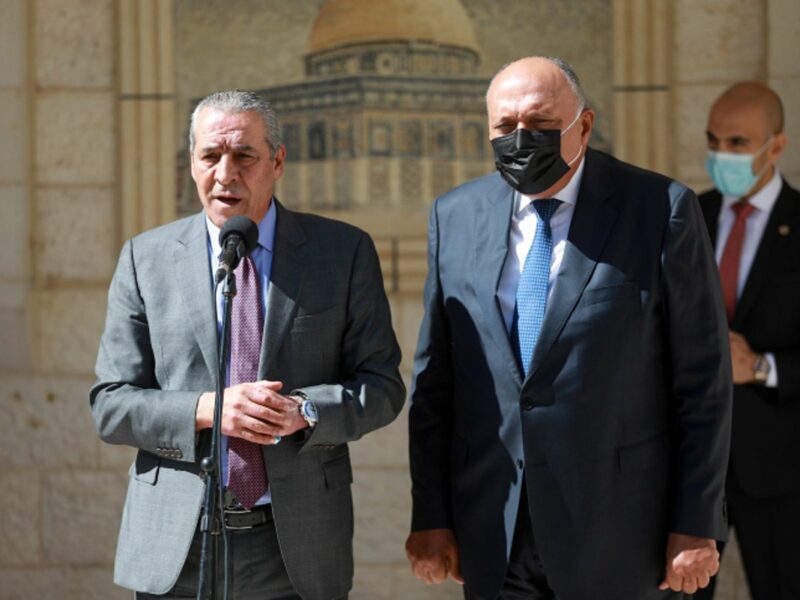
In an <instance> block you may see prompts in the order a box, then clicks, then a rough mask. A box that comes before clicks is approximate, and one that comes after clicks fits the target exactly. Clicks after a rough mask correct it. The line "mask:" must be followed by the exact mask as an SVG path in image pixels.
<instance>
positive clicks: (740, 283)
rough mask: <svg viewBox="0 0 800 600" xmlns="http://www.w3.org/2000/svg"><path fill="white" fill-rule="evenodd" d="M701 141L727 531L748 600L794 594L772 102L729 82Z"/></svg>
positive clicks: (799, 413)
mask: <svg viewBox="0 0 800 600" xmlns="http://www.w3.org/2000/svg"><path fill="white" fill-rule="evenodd" d="M706 135H707V137H708V149H709V153H708V158H707V161H706V166H707V167H708V172H709V175H710V176H711V178H712V180H713V182H714V187H715V189H713V190H710V191H708V192H706V193H704V194H702V195H701V196H700V204H701V207H702V209H703V216H704V217H705V219H706V225H707V226H708V231H709V233H710V234H711V240H712V242H713V243H714V247H715V250H716V257H717V261H718V263H719V266H720V276H721V280H722V288H723V294H724V296H725V298H726V304H727V308H728V318H729V327H730V346H731V359H732V363H733V382H734V384H735V385H734V388H733V431H732V437H731V458H730V468H729V470H728V480H727V497H728V506H729V508H730V516H731V524H732V525H733V527H734V528H735V529H736V534H737V539H738V541H739V548H740V550H741V555H742V561H743V563H744V568H745V573H746V574H747V581H748V584H749V586H750V591H751V593H752V596H753V598H754V600H789V599H794V598H800V580H799V579H798V578H797V568H798V566H800V545H798V543H797V541H798V539H800V235H798V234H799V233H800V193H799V192H798V191H797V190H796V189H794V188H793V187H791V186H790V185H789V183H788V182H787V181H786V180H785V179H783V177H781V174H780V172H779V171H778V167H777V162H778V159H779V158H780V156H781V154H782V153H783V150H784V148H785V147H786V143H787V139H786V133H785V132H784V127H783V106H782V103H781V100H780V98H779V97H778V95H777V94H776V93H775V92H774V91H773V90H771V89H770V88H769V87H767V86H766V85H764V84H762V83H757V82H743V83H737V84H736V85H734V86H732V87H731V88H729V89H728V90H726V91H725V92H724V93H723V94H722V95H721V96H720V97H719V98H718V99H717V100H716V102H715V103H714V105H713V107H712V108H711V112H710V114H709V117H708V128H707V131H706ZM710 587H712V586H710ZM712 593H713V592H712V590H708V591H704V593H703V594H702V595H700V594H698V598H711V596H712Z"/></svg>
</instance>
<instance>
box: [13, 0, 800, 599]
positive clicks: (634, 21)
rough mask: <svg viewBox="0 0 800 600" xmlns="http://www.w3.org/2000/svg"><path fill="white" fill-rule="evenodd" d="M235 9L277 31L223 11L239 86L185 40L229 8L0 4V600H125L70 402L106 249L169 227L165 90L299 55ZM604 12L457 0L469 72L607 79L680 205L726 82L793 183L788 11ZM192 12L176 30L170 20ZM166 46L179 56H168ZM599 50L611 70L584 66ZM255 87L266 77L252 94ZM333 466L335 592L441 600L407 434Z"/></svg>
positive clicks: (104, 476)
mask: <svg viewBox="0 0 800 600" xmlns="http://www.w3.org/2000/svg"><path fill="white" fill-rule="evenodd" d="M237 2H238V3H241V4H242V5H244V6H246V7H248V8H252V9H253V10H255V11H259V12H258V14H259V15H262V12H263V11H267V13H264V14H266V16H270V17H272V18H275V19H279V20H280V23H281V27H280V28H278V30H274V25H272V26H270V25H269V23H274V22H275V21H270V20H269V19H268V20H267V21H259V20H258V19H253V20H250V19H246V18H244V17H242V16H235V15H233V14H231V15H230V17H229V18H230V19H231V22H230V23H229V25H230V26H231V27H233V28H234V29H239V30H240V31H241V35H240V36H239V39H237V42H240V43H239V46H241V48H242V53H243V55H245V56H247V55H248V53H249V55H250V56H252V57H253V58H252V60H249V61H247V60H245V61H244V62H242V63H241V65H240V66H241V67H242V69H243V71H242V73H244V74H245V75H246V77H243V78H241V79H240V78H237V76H235V75H234V74H232V72H231V71H230V70H229V69H227V68H225V67H228V66H230V65H226V64H220V63H215V62H214V60H215V57H216V56H217V54H215V52H214V44H215V43H216V41H217V40H214V39H213V38H211V37H207V36H198V37H197V38H196V39H195V40H193V41H191V42H190V41H188V38H187V37H186V35H187V34H188V33H191V31H190V28H191V27H194V26H196V25H198V22H199V20H200V19H206V21H207V27H208V29H209V30H213V28H214V27H218V26H219V25H220V24H221V23H222V22H221V21H219V20H213V19H212V18H211V16H213V14H214V11H218V12H219V11H220V10H221V9H222V8H225V7H229V6H230V5H231V2H229V1H228V0H225V1H223V0H205V1H204V2H202V3H200V2H191V3H189V2H179V1H177V0H175V1H174V2H173V1H172V0H27V1H26V0H0V14H1V15H2V16H3V18H2V19H0V54H2V56H3V61H2V63H0V140H2V144H1V145H0V207H1V210H2V216H3V218H2V219H0V253H1V254H2V256H3V257H4V260H2V261H0V458H2V463H1V464H0V515H2V519H1V520H0V581H1V582H2V585H0V598H2V599H3V600H6V599H8V600H12V599H13V600H16V599H22V598H25V599H28V598H37V599H38V598H42V599H51V598H52V599H57V600H73V599H76V600H77V599H86V598H97V599H98V600H100V599H102V600H113V599H116V598H120V599H122V598H129V597H130V596H129V594H128V593H127V592H125V591H123V590H120V589H118V588H115V587H114V586H113V584H112V583H111V568H112V561H113V549H114V546H115V542H116V532H117V528H118V523H119V516H120V510H121V507H122V502H123V497H124V490H125V486H126V481H127V475H126V469H127V466H128V464H129V461H130V458H131V451H130V450H128V449H125V448H119V447H111V446H108V445H105V444H101V443H100V442H99V441H98V440H97V436H96V434H95V431H94V427H93V425H92V422H91V419H90V416H89V411H88V404H87V400H86V392H87V389H88V387H89V385H90V384H91V380H92V375H91V373H92V368H93V363H94V357H95V354H96V350H97V341H98V337H99V334H100V331H101V329H102V323H103V318H104V313H105V296H106V288H107V285H108V281H109V278H110V276H111V272H112V270H113V267H114V263H115V260H116V254H117V252H118V249H119V247H120V244H121V242H122V240H123V239H124V238H125V237H127V236H128V235H130V234H131V233H132V232H135V231H138V230H141V229H143V228H146V227H150V226H152V225H154V224H155V223H158V222H162V221H165V220H169V218H171V217H170V215H171V212H172V211H173V209H174V202H173V200H174V197H175V195H174V189H173V188H172V187H171V186H172V185H174V182H172V183H171V178H170V173H173V172H174V164H173V163H171V162H170V161H174V152H175V149H176V148H178V147H179V144H180V139H179V136H180V124H181V123H183V122H184V117H185V106H183V105H182V104H181V103H180V102H178V101H177V100H176V97H175V94H176V93H177V92H176V90H182V91H183V93H185V94H186V95H187V96H190V97H196V96H198V95H202V94H203V93H206V92H207V91H210V89H209V86H212V85H213V88H219V87H228V86H231V85H241V86H244V87H263V86H264V85H265V84H269V85H274V84H277V83H290V82H293V81H297V80H299V79H300V78H301V77H302V74H303V63H302V60H301V59H300V58H297V57H298V56H299V55H300V54H301V53H302V51H303V45H304V40H305V37H304V36H305V35H306V32H307V31H308V27H310V23H311V21H312V20H313V17H314V15H315V14H316V9H317V8H318V6H319V1H318V0H308V1H306V2H293V3H286V2H275V1H266V0H237ZM604 4H605V3H586V2H579V1H577V0H572V1H569V2H555V1H553V2H537V3H531V2H523V1H522V0H513V1H509V2H503V3H497V2H494V1H493V0H464V5H465V7H466V9H467V11H468V13H469V15H470V17H471V18H472V19H473V21H474V22H475V24H476V35H477V39H478V42H479V44H481V46H482V48H483V50H484V54H483V59H484V62H483V63H482V67H481V68H482V69H485V72H486V73H488V74H491V72H493V71H494V69H495V67H496V66H498V65H499V64H500V63H502V62H505V61H507V60H510V59H511V58H513V57H515V56H516V55H518V54H521V53H528V52H546V53H560V54H563V55H565V56H566V57H567V58H568V59H569V60H571V61H573V62H574V63H575V64H576V66H577V67H578V69H579V72H581V74H582V75H583V78H584V80H585V81H586V85H587V88H589V90H590V95H591V94H592V90H593V89H594V88H595V85H596V84H597V85H599V84H602V81H601V80H602V79H603V78H604V77H605V78H606V79H608V78H610V77H613V88H611V89H609V91H608V94H607V98H606V100H604V101H602V102H605V104H602V105H601V106H602V107H603V109H602V113H603V114H601V118H603V117H604V116H607V117H608V119H609V121H608V123H609V126H608V129H607V131H609V132H613V136H612V137H613V138H614V141H615V143H617V144H618V146H617V149H618V152H619V153H620V154H622V155H624V156H625V157H626V158H627V159H628V160H631V161H633V162H636V163H639V164H642V165H645V166H655V167H658V168H659V169H661V170H663V171H666V172H668V173H670V174H672V175H675V176H677V177H679V178H681V179H683V180H685V181H686V182H687V183H689V184H692V185H694V186H697V187H698V188H704V187H706V186H707V185H708V180H707V178H706V176H705V173H704V172H703V159H704V152H705V149H704V130H705V119H706V110H707V108H708V106H709V105H710V103H711V101H712V100H713V99H714V97H715V96H716V95H717V94H718V93H719V92H720V91H721V90H722V89H723V88H724V87H725V86H727V85H729V84H730V83H732V82H733V81H736V80H738V79H742V78H756V79H761V80H763V81H768V82H769V83H771V84H772V85H774V86H775V87H776V89H777V90H778V91H779V93H781V94H782V96H783V99H784V102H785V104H786V106H787V107H788V108H789V113H788V115H787V129H788V133H789V139H790V145H789V148H788V150H787V154H786V156H785V157H784V160H783V162H782V170H783V172H784V173H785V174H786V175H787V176H788V177H789V179H790V180H792V181H794V183H795V184H800V151H798V149H797V148H798V144H800V122H798V119H797V118H796V116H795V114H794V113H793V111H792V110H791V109H792V108H793V107H794V106H796V105H797V104H798V101H800V67H799V66H798V65H797V63H796V61H795V60H793V58H794V53H795V52H794V50H795V46H796V40H797V39H798V37H800V5H798V4H797V3H796V2H795V1H794V0H757V1H753V0H707V1H704V2H696V1H695V0H614V1H613V3H612V7H613V11H611V14H610V13H609V11H608V10H605V12H604V11H603V9H602V6H603V5H604ZM290 6H291V7H292V8H291V9H289V8H288V7H290ZM598 7H600V8H598ZM191 11H194V13H192V14H193V15H194V17H193V18H194V19H195V20H194V21H191V20H185V17H186V16H187V15H188V14H189V13H190V12H191ZM262 16H263V15H262ZM173 17H174V18H175V21H174V25H173V21H172V18H173ZM592 19H595V20H597V19H600V20H602V19H605V21H602V22H604V23H606V25H607V27H606V28H605V29H606V31H605V33H603V32H597V31H595V29H597V28H593V27H590V25H591V22H590V21H591V20H592ZM539 23H543V24H546V25H548V26H545V25H543V26H541V27H539V25H538V24H539ZM601 29H602V28H601ZM564 32H566V34H564ZM604 35H607V36H609V38H610V40H609V38H604V37H603V36H604ZM265 39H266V41H267V43H264V40H265ZM181 40H185V41H184V42H181V43H185V44H188V45H187V46H181V45H180V44H176V43H175V42H176V41H178V42H180V41H181ZM173 44H175V46H176V48H175V50H173V49H172V45H173ZM265 47H266V48H267V49H269V50H270V52H269V53H265V52H263V51H262V49H263V48H265ZM605 47H607V48H610V50H609V52H608V53H605V54H604V53H603V52H600V51H597V48H605ZM181 52H185V53H193V54H195V55H196V56H197V57H198V58H199V59H201V60H200V67H198V69H199V68H203V65H204V68H205V71H204V72H201V71H199V70H196V69H186V68H182V67H181V65H180V63H175V62H173V59H174V58H175V57H176V56H180V53H181ZM259 52H260V54H259ZM254 53H255V54H254ZM173 65H175V66H174V67H173ZM277 67H279V68H277ZM270 69H273V70H272V71H270ZM265 72H269V73H273V74H274V77H273V76H272V75H271V76H270V77H269V78H268V81H265V80H264V79H262V78H261V76H262V75H263V74H264V73H265ZM176 115H177V116H176ZM156 146H157V147H158V148H159V152H158V153H153V152H152V148H153V147H156ZM391 302H392V308H393V311H394V315H393V316H394V321H395V326H396V329H397V331H398V335H399V337H400V340H401V345H402V347H403V350H404V354H405V358H404V361H403V373H404V375H405V376H406V377H408V375H409V374H410V356H411V353H412V351H413V347H414V342H415V338H416V334H417V328H418V324H419V320H420V318H421V306H420V301H419V293H418V291H417V292H409V293H393V294H392V298H391ZM352 455H353V459H354V464H355V468H356V473H355V477H356V483H355V486H354V494H355V499H356V561H357V565H356V587H355V590H354V593H353V595H352V597H353V598H355V599H362V598H363V599H370V600H372V599H376V598H377V599H383V598H386V599H397V598H414V599H425V598H459V597H460V593H459V589H458V587H457V586H455V585H451V584H450V585H447V586H445V587H440V588H431V587H426V586H424V585H423V584H420V583H418V582H416V581H415V580H414V579H413V578H412V577H411V576H410V574H409V573H408V567H407V565H406V563H405V557H404V551H403V540H404V538H405V535H406V531H407V527H408V520H409V513H410V499H409V482H408V474H407V459H406V433H405V422H404V417H403V416H401V417H400V418H399V419H398V420H397V421H396V422H395V423H394V424H392V425H391V426H390V427H388V428H386V429H385V430H382V431H381V432H379V433H377V434H375V435H372V436H368V437H367V438H365V439H364V440H363V441H360V442H358V443H356V444H354V445H353V448H352ZM723 571H724V572H723V577H722V582H721V586H720V594H719V596H718V598H720V599H721V600H734V599H735V600H744V599H745V598H746V597H747V591H746V586H745V584H744V582H743V578H742V574H741V570H740V567H739V565H738V560H737V556H736V553H735V552H730V553H728V555H727V556H726V559H725V565H724V568H723Z"/></svg>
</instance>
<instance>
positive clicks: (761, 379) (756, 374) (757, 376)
mask: <svg viewBox="0 0 800 600" xmlns="http://www.w3.org/2000/svg"><path fill="white" fill-rule="evenodd" d="M769 369H770V366H769V361H768V360H767V357H766V356H764V355H763V354H759V355H758V356H757V357H756V362H754V363H753V382H754V383H757V384H759V385H766V384H767V379H768V378H769Z"/></svg>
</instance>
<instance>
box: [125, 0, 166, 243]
mask: <svg viewBox="0 0 800 600" xmlns="http://www.w3.org/2000/svg"><path fill="white" fill-rule="evenodd" d="M174 15H175V9H174V6H173V2H172V0H119V19H118V32H119V102H118V106H119V117H120V120H119V136H120V145H119V149H120V167H119V169H120V196H121V204H122V206H121V209H122V214H121V217H122V218H121V221H122V231H121V233H122V238H123V239H127V238H129V237H131V236H133V235H135V234H137V233H139V232H141V231H144V230H146V229H150V228H152V227H155V226H157V225H160V224H162V223H165V222H168V221H171V220H172V219H174V218H175V207H176V202H177V198H176V190H175V177H176V170H175V158H176V146H175V69H174V48H173V37H174V36H173V31H174Z"/></svg>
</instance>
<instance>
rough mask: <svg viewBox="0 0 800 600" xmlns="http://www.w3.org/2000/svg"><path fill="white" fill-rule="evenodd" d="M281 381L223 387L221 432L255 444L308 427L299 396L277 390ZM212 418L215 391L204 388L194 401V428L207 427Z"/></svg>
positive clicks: (210, 423)
mask: <svg viewBox="0 0 800 600" xmlns="http://www.w3.org/2000/svg"><path fill="white" fill-rule="evenodd" d="M282 387H283V383H282V382H280V381H256V382H253V383H240V384H238V385H234V386H231V387H229V388H226V389H225V402H224V404H223V406H222V433H223V434H225V435H227V436H231V437H238V438H242V439H243V440H247V441H248V442H253V443H255V444H262V445H269V444H274V443H275V436H281V437H286V436H288V435H291V434H293V433H294V432H295V431H298V430H300V429H303V428H304V427H308V423H307V422H306V420H305V419H304V418H303V417H302V415H301V414H300V410H299V408H298V406H299V404H300V399H299V398H294V397H291V396H284V395H282V394H279V393H278V392H279V391H280V390H281V388H282ZM213 420H214V393H212V392H206V393H204V394H202V395H201V396H200V399H199V400H198V402H197V413H196V417H195V428H196V430H197V431H199V430H201V429H208V428H209V427H211V425H212V423H213Z"/></svg>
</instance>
